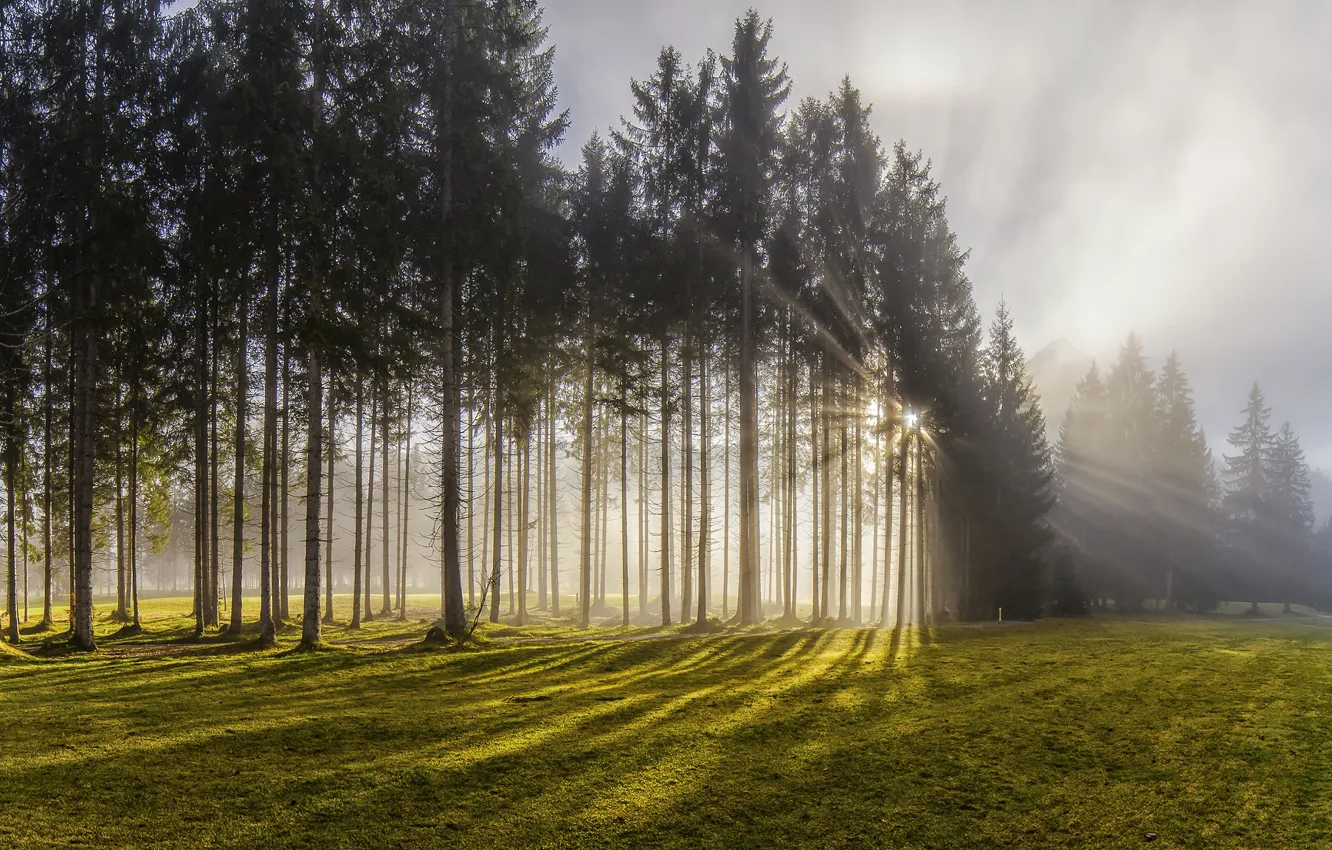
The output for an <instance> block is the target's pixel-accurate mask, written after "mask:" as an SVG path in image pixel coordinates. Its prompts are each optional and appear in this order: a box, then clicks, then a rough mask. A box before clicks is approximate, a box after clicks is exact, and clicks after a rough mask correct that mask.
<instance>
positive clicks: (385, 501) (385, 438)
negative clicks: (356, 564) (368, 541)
mask: <svg viewBox="0 0 1332 850" xmlns="http://www.w3.org/2000/svg"><path fill="white" fill-rule="evenodd" d="M382 394H383V396H384V404H383V408H384V410H383V413H382V414H381V415H382V416H383V421H382V422H381V423H380V427H381V429H382V431H381V434H380V449H379V451H380V463H379V465H380V468H381V469H382V470H383V473H382V474H383V478H384V480H383V482H382V483H381V484H380V488H379V495H380V499H379V501H380V510H379V513H380V518H379V524H380V526H381V527H382V528H383V530H384V539H383V541H382V543H381V545H380V549H381V552H382V559H383V564H382V569H381V570H380V572H381V573H382V578H383V581H382V582H381V586H380V588H379V590H380V610H379V613H380V616H384V617H387V616H388V615H390V614H392V613H393V597H392V594H391V585H392V581H391V579H390V574H389V474H388V473H389V388H388V381H387V380H386V381H385V382H384V386H383V390H382Z"/></svg>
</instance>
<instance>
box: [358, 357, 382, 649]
mask: <svg viewBox="0 0 1332 850" xmlns="http://www.w3.org/2000/svg"><path fill="white" fill-rule="evenodd" d="M380 406H381V405H380V400H379V386H378V385H377V384H376V383H375V380H374V379H373V378H371V379H370V458H369V460H370V471H369V473H368V476H369V477H368V479H367V486H366V488H365V586H364V588H363V589H364V591H365V599H364V600H363V602H362V605H363V606H364V609H365V613H364V614H363V615H362V617H363V618H364V620H365V622H367V623H369V622H372V621H373V620H374V619H375V611H374V606H373V604H372V603H371V600H370V585H371V583H372V582H371V581H370V576H371V575H373V574H374V566H373V564H374V560H375V559H374V551H375V550H374V546H375V450H376V448H377V447H378V445H379V442H378V441H379V431H377V430H376V429H375V425H376V424H377V422H378V416H379V409H380Z"/></svg>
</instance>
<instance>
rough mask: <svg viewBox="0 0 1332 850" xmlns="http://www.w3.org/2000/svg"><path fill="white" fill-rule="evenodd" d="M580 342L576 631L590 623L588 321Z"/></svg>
mask: <svg viewBox="0 0 1332 850" xmlns="http://www.w3.org/2000/svg"><path fill="white" fill-rule="evenodd" d="M583 335H584V340H583V429H582V430H583V433H582V440H583V481H582V487H581V488H580V493H579V496H580V501H581V502H582V508H583V528H582V540H581V541H580V544H581V545H580V548H579V553H578V627H579V628H582V629H585V628H587V627H588V626H589V625H591V622H592V615H591V608H592V524H593V517H592V457H593V450H594V447H593V444H592V443H593V441H592V409H593V398H592V393H593V386H594V381H593V374H592V372H593V361H592V322H591V319H590V317H589V319H588V322H587V326H586V328H585V329H584V333H583Z"/></svg>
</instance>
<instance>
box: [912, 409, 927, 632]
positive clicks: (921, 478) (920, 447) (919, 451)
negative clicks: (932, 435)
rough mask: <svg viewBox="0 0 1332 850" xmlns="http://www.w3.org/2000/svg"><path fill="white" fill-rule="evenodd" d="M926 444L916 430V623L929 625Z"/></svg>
mask: <svg viewBox="0 0 1332 850" xmlns="http://www.w3.org/2000/svg"><path fill="white" fill-rule="evenodd" d="M924 461H925V442H924V440H923V439H922V437H921V433H920V429H916V484H915V489H916V526H915V532H914V535H915V543H916V588H915V591H916V622H917V623H918V624H919V625H921V626H926V625H928V624H929V623H928V619H927V618H928V616H929V614H928V612H927V611H926V610H925V473H924Z"/></svg>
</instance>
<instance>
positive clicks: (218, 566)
mask: <svg viewBox="0 0 1332 850" xmlns="http://www.w3.org/2000/svg"><path fill="white" fill-rule="evenodd" d="M211 289H212V302H213V357H212V361H213V362H212V367H213V368H212V375H211V378H210V382H209V388H208V406H209V410H208V429H209V435H208V443H209V446H208V451H209V458H208V464H209V468H208V494H209V505H208V540H209V547H208V612H207V613H208V625H210V626H213V627H214V628H216V627H218V626H219V625H221V614H220V612H219V611H218V609H219V607H220V605H221V590H222V588H221V585H220V582H221V574H222V534H221V532H222V517H221V506H222V501H221V500H222V488H221V481H220V480H219V471H218V470H219V462H218V456H219V454H220V452H221V446H220V444H219V442H218V440H219V438H218V433H217V432H218V423H217V420H218V393H219V392H220V390H219V387H220V382H219V380H218V379H219V376H220V372H221V369H222V333H221V328H220V326H221V323H222V320H221V310H220V309H219V307H220V303H219V298H218V291H217V281H216V280H214V281H213V285H212V287H211ZM138 375H139V369H137V368H136V369H135V374H134V385H133V386H134V391H133V392H132V393H131V394H130V398H131V401H132V403H133V404H134V414H133V415H134V416H136V417H137V416H138V410H139V392H138V389H139V384H138ZM135 421H136V424H135V427H134V429H133V430H134V437H133V439H134V445H133V448H132V450H131V451H132V452H133V455H134V458H135V463H134V464H133V468H132V469H131V472H130V488H131V491H133V490H135V489H137V482H136V478H137V476H138V449H139V447H138V425H137V419H136V420H135ZM137 510H138V506H137V504H136V503H135V501H134V499H133V498H131V499H130V515H131V517H132V516H134V514H135V512H136V511H137ZM136 539H137V532H136V530H135V526H134V521H133V520H132V519H131V521H130V541H131V542H130V561H131V563H132V566H131V569H130V573H131V574H132V576H133V585H132V591H133V594H134V598H135V600H136V601H135V608H136V610H135V614H134V623H135V625H136V626H137V625H138V623H139V615H138V610H137V607H138V602H137V600H138V593H139V587H138V576H139V568H138V554H137V550H136V549H135V547H134V542H133V541H134V540H136Z"/></svg>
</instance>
